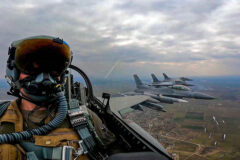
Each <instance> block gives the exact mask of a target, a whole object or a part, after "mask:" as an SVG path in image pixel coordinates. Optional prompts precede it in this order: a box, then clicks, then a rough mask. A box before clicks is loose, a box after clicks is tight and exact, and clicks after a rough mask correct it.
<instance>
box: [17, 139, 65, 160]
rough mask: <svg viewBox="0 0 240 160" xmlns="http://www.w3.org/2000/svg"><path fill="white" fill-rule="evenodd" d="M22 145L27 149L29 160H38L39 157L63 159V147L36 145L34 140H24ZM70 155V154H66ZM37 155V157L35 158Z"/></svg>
mask: <svg viewBox="0 0 240 160" xmlns="http://www.w3.org/2000/svg"><path fill="white" fill-rule="evenodd" d="M20 145H21V146H22V147H23V149H24V150H25V151H26V154H27V158H28V159H27V160H38V159H54V160H61V159H62V150H63V147H43V146H36V145H35V144H34V143H32V142H24V141H22V142H21V143H20ZM66 156H69V155H66ZM34 157H36V158H37V159H34Z"/></svg>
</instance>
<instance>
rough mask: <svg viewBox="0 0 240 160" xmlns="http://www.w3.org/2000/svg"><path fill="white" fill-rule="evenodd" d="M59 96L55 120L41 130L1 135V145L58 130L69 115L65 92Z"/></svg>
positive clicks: (58, 94) (40, 128) (59, 93)
mask: <svg viewBox="0 0 240 160" xmlns="http://www.w3.org/2000/svg"><path fill="white" fill-rule="evenodd" d="M56 94H57V103H58V110H57V115H56V116H55V118H54V119H53V120H51V121H50V122H49V123H48V124H45V125H43V126H41V127H39V128H36V129H32V130H27V131H23V132H16V133H10V134H1V135H0V144H3V143H18V142H20V141H22V140H28V139H30V138H32V137H33V135H45V134H47V133H49V132H51V131H52V130H54V129H55V128H57V127H58V126H59V125H60V124H61V123H62V122H63V121H64V119H65V118H66V115H67V100H66V97H65V96H64V93H63V92H58V93H56Z"/></svg>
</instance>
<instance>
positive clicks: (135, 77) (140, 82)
mask: <svg viewBox="0 0 240 160" xmlns="http://www.w3.org/2000/svg"><path fill="white" fill-rule="evenodd" d="M133 77H134V80H135V83H136V86H137V87H138V86H141V85H143V83H142V81H141V80H140V79H139V77H138V76H137V75H136V74H134V75H133Z"/></svg>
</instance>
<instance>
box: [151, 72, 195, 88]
mask: <svg viewBox="0 0 240 160" xmlns="http://www.w3.org/2000/svg"><path fill="white" fill-rule="evenodd" d="M163 75H164V80H163V81H160V80H158V78H157V77H156V76H155V74H153V73H152V74H151V76H152V80H153V82H152V84H150V85H151V86H155V87H161V86H170V85H177V84H179V85H184V86H194V85H193V84H190V83H187V82H185V81H190V80H191V81H192V79H189V78H185V77H180V78H169V77H168V76H167V75H166V74H165V73H163Z"/></svg>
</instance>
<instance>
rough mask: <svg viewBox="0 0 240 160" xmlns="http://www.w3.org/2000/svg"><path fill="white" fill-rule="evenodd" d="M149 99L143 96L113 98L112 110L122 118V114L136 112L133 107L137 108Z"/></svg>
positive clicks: (111, 101) (111, 102) (111, 100)
mask: <svg viewBox="0 0 240 160" xmlns="http://www.w3.org/2000/svg"><path fill="white" fill-rule="evenodd" d="M147 99H149V97H148V96H143V95H136V96H120V97H111V99H110V109H111V111H112V112H114V113H115V114H116V115H117V116H118V117H120V118H121V117H122V116H121V115H122V114H124V113H127V112H131V111H133V110H136V108H132V107H135V106H136V105H138V104H140V103H142V102H144V101H146V100H147Z"/></svg>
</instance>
